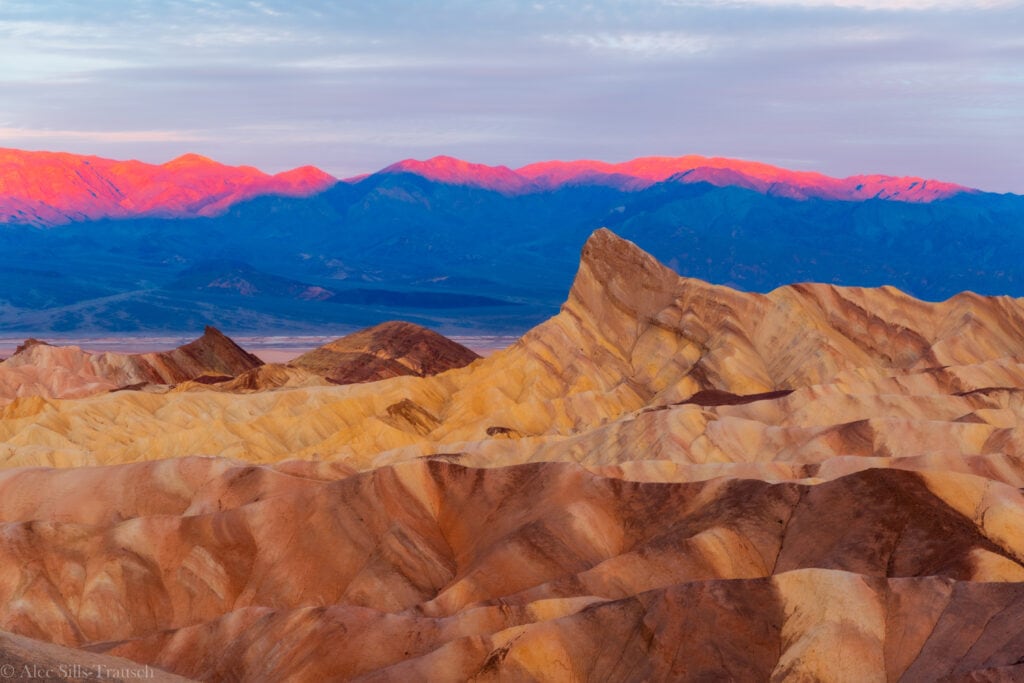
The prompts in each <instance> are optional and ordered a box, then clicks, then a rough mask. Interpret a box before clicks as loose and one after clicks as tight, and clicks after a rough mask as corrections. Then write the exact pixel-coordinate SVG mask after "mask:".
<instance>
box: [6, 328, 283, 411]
mask: <svg viewBox="0 0 1024 683" xmlns="http://www.w3.org/2000/svg"><path fill="white" fill-rule="evenodd" d="M262 364H263V361H261V360H260V359H259V358H257V357H256V356H254V355H252V354H251V353H248V352H247V351H245V350H244V349H242V348H241V347H239V346H238V345H237V344H235V343H234V342H233V341H232V340H231V339H229V338H228V337H227V336H225V335H224V333H222V332H221V331H220V330H218V329H216V328H213V327H207V328H206V331H205V332H204V333H203V335H202V336H201V337H199V338H198V339H196V340H195V341H192V342H189V343H188V344H185V345H183V346H179V347H178V348H176V349H173V350H171V351H164V352H155V353H140V354H123V353H91V352H89V351H83V350H82V349H80V348H78V347H77V346H51V345H50V344H46V343H42V342H38V341H37V340H34V339H30V340H28V341H27V342H26V343H25V344H23V345H22V346H20V347H18V351H17V352H16V353H15V354H14V355H13V356H11V357H10V358H8V359H6V360H5V361H3V362H0V405H2V404H4V403H7V402H9V401H10V400H11V399H14V398H16V397H26V396H41V397H44V398H80V397H83V396H89V395H92V394H97V393H102V392H108V391H113V390H116V389H125V388H142V387H145V386H147V385H170V384H177V383H179V382H184V381H187V380H195V379H199V378H203V377H220V378H227V377H234V376H235V375H238V374H240V373H242V372H245V371H247V370H251V369H253V368H257V367H259V366H260V365H262Z"/></svg>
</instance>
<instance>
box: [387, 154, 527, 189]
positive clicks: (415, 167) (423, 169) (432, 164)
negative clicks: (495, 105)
mask: <svg viewBox="0 0 1024 683" xmlns="http://www.w3.org/2000/svg"><path fill="white" fill-rule="evenodd" d="M380 173H385V174H392V173H412V174H415V175H418V176H421V177H423V178H426V179H427V180H432V181H434V182H438V183H445V184H448V185H466V186H469V187H480V188H485V189H488V190H496V191H498V192H504V193H506V194H517V193H519V192H522V191H523V190H525V189H527V186H529V185H532V183H530V181H529V180H527V179H526V178H524V177H523V176H521V175H520V174H518V173H516V172H515V171H513V170H512V169H510V168H508V167H507V166H488V165H486V164H475V163H472V162H469V161H463V160H462V159H456V158H455V157H450V156H436V157H431V158H430V159H427V160H426V161H419V160H417V159H405V160H403V161H399V162H398V163H396V164H392V165H390V166H388V167H387V168H385V169H383V170H382V171H380Z"/></svg>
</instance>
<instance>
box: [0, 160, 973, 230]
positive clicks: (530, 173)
mask: <svg viewBox="0 0 1024 683" xmlns="http://www.w3.org/2000/svg"><path fill="white" fill-rule="evenodd" d="M401 173H408V174H412V175H417V176H420V177H422V178H425V179H427V180H430V181H432V182H437V183H444V184H449V185H463V186H466V187H474V188H480V189H486V190H491V191H495V192H499V193H502V194H505V195H519V194H529V193H538V192H549V191H553V190H557V189H560V188H563V187H568V186H595V187H609V188H615V189H618V190H622V191H639V190H643V189H646V188H648V187H650V186H652V185H654V184H656V183H661V182H676V183H685V184H691V183H701V182H706V183H710V184H711V185H714V186H716V187H742V188H745V189H749V190H753V191H755V192H759V193H761V194H768V195H774V196H780V197H788V198H791V199H801V200H803V199H812V198H815V199H829V200H840V201H864V200H868V199H889V200H894V201H905V202H931V201H935V200H938V199H945V198H948V197H951V196H954V195H957V194H962V193H971V192H977V190H974V189H972V188H967V187H963V186H961V185H956V184H953V183H946V182H941V181H937V180H926V179H922V178H912V177H893V176H886V175H858V176H851V177H849V178H831V177H829V176H826V175H823V174H820V173H813V172H807V171H790V170H786V169H782V168H778V167H775V166H771V165H769V164H763V163H758V162H752V161H741V160H736V159H725V158H720V157H702V156H696V155H688V156H682V157H641V158H638V159H633V160H632V161H626V162H622V163H607V162H603V161H588V160H580V161H543V162H538V163H534V164H529V165H527V166H523V167H522V168H519V169H515V170H513V169H510V168H508V167H506V166H488V165H485V164H475V163H470V162H467V161H463V160H461V159H456V158H454V157H449V156H436V157H433V158H431V159H427V160H425V161H418V160H414V159H406V160H403V161H400V162H398V163H395V164H392V165H390V166H387V167H386V168H384V169H382V170H380V171H378V172H376V173H373V174H369V175H363V176H358V177H356V178H351V179H348V180H346V181H344V182H346V183H349V184H352V183H357V182H361V181H363V180H365V179H366V178H368V177H370V178H372V177H374V176H382V175H383V176H387V175H394V174H401ZM338 182H339V181H338V179H336V178H334V177H333V176H331V175H329V174H327V173H325V172H324V171H321V170H320V169H318V168H315V167H313V166H303V167H301V168H296V169H293V170H291V171H286V172H283V173H278V174H276V175H268V174H266V173H263V172H262V171H260V170H259V169H256V168H253V167H251V166H227V165H225V164H221V163H218V162H216V161H214V160H212V159H208V158H206V157H203V156H200V155H198V154H185V155H183V156H180V157H178V158H176V159H173V160H171V161H168V162H167V163H164V164H159V165H154V164H147V163H143V162H140V161H115V160H111V159H104V158H101V157H95V156H80V155H75V154H68V153H63V152H28V151H21V150H16V149H0V223H17V224H29V225H37V226H55V225H63V224H66V223H71V222H76V221H88V220H100V219H108V218H114V219H128V218H141V217H162V218H196V217H209V216H217V215H221V214H223V213H224V212H226V211H227V210H228V209H229V208H230V207H231V206H233V205H235V204H238V203H239V202H243V201H246V200H250V199H254V198H256V197H261V196H266V195H279V196H288V197H308V196H310V195H314V194H317V193H319V192H323V191H325V190H327V189H329V188H331V187H332V186H334V185H335V184H336V183H338Z"/></svg>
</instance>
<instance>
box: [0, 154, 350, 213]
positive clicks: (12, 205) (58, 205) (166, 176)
mask: <svg viewBox="0 0 1024 683" xmlns="http://www.w3.org/2000/svg"><path fill="white" fill-rule="evenodd" d="M336 182H337V179H335V178H334V177H332V176H330V175H328V174H327V173H324V172H323V171H321V170H320V169H317V168H314V167H312V166H303V167H301V168H296V169H293V170H291V171H286V172H284V173H278V174H277V175H268V174H266V173H263V172H262V171H260V170H259V169H256V168H253V167H251V166H226V165H224V164H221V163H218V162H216V161H213V160H212V159H208V158H206V157H203V156H200V155H198V154H185V155H183V156H180V157H178V158H176V159H173V160H171V161H168V162H167V163H165V164H160V165H153V164H146V163H143V162H141V161H114V160H111V159H103V158H101V157H95V156H80V155H76V154H67V153H63V152H26V151H21V150H16V149H0V223H24V224H30V225H39V226H53V225H62V224H65V223H71V222H75V221H86V220H99V219H104V218H137V217H143V216H158V217H165V218H186V217H187V218H191V217H198V216H216V215H219V214H221V213H223V212H224V211H225V210H226V209H227V208H228V207H230V206H231V205H233V204H237V203H238V202H240V201H245V200H247V199H252V198H254V197H259V196H263V195H283V196H290V197H306V196H309V195H311V194H316V193H317V192H321V191H323V190H325V189H327V188H329V187H330V186H332V185H334V184H335V183H336Z"/></svg>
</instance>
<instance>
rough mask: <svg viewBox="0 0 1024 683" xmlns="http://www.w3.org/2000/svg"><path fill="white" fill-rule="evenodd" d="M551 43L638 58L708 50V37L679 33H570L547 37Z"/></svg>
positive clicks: (709, 47)
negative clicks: (629, 54) (628, 54)
mask: <svg viewBox="0 0 1024 683" xmlns="http://www.w3.org/2000/svg"><path fill="white" fill-rule="evenodd" d="M545 38H546V39H547V40H548V41H550V42H554V43H562V44H565V45H569V46H572V47H583V48H589V49H592V50H598V51H609V52H618V53H631V54H634V55H638V56H645V57H656V56H664V55H694V54H698V53H700V52H706V51H707V50H709V49H711V47H712V45H713V42H712V38H711V37H710V36H704V35H694V34H691V33H684V32H679V31H646V32H641V31H632V32H623V33H570V34H567V35H550V34H549V35H547V36H545Z"/></svg>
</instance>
